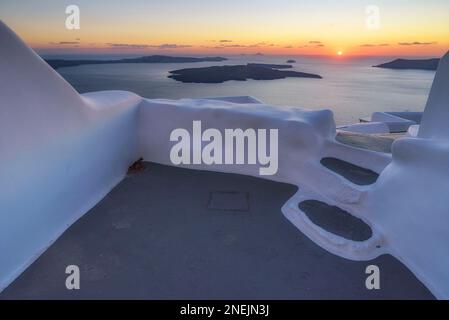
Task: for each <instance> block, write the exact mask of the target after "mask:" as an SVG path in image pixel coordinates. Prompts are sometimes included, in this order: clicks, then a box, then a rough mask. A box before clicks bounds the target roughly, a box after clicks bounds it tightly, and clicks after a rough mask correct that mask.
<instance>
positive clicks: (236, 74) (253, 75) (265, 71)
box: [168, 63, 321, 83]
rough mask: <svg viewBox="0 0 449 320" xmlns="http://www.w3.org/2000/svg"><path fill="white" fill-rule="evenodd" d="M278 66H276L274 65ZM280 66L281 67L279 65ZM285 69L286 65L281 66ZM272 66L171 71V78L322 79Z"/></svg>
mask: <svg viewBox="0 0 449 320" xmlns="http://www.w3.org/2000/svg"><path fill="white" fill-rule="evenodd" d="M274 66H276V65H274ZM277 66H279V65H277ZM280 66H282V68H285V67H286V66H285V65H280ZM290 67H291V66H290ZM278 69H279V68H273V65H271V64H266V65H264V64H260V63H248V64H246V65H234V66H213V67H204V68H189V69H180V70H174V71H170V75H169V76H168V77H169V78H172V79H174V80H177V81H182V82H186V83H222V82H225V81H229V80H236V81H246V80H248V79H252V80H275V79H284V78H289V77H295V78H314V79H321V76H320V75H317V74H312V73H304V72H297V71H281V70H278Z"/></svg>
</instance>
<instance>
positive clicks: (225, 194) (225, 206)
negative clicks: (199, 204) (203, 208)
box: [207, 191, 249, 211]
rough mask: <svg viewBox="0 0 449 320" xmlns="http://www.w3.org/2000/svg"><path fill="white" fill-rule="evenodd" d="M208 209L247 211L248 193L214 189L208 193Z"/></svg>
mask: <svg viewBox="0 0 449 320" xmlns="http://www.w3.org/2000/svg"><path fill="white" fill-rule="evenodd" d="M207 208H208V209H212V210H229V211H248V210H249V193H248V192H239V191H214V192H211V193H210V195H209V203H208V205H207Z"/></svg>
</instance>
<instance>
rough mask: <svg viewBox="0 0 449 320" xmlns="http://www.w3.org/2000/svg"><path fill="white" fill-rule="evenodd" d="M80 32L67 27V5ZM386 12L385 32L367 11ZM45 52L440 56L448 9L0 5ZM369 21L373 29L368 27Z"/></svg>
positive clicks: (431, 3)
mask: <svg viewBox="0 0 449 320" xmlns="http://www.w3.org/2000/svg"><path fill="white" fill-rule="evenodd" d="M71 4H75V5H77V6H78V7H79V8H80V29H79V30H68V29H66V28H65V20H66V17H67V15H66V13H65V8H66V7H67V6H68V5H71ZM370 5H371V6H372V5H374V6H377V7H378V8H379V14H380V15H379V18H380V19H379V25H378V26H379V27H378V28H377V27H374V28H373V27H372V25H368V24H367V19H369V14H368V13H367V12H366V7H367V6H370ZM0 19H2V20H3V21H4V22H5V23H6V24H8V25H9V26H10V27H11V28H12V29H13V30H14V31H15V32H17V33H18V34H19V35H20V36H21V37H22V38H23V39H24V40H25V41H26V42H27V43H28V44H30V45H31V46H32V47H33V48H34V49H36V50H37V51H38V52H40V53H68V52H72V53H142V54H145V53H148V54H156V53H159V54H172V55H179V54H192V55H193V54H207V55H220V54H242V53H247V54H251V53H257V52H262V53H264V54H283V55H302V54H304V55H336V54H337V52H338V51H341V52H342V53H343V55H348V56H350V55H389V56H399V55H401V56H420V55H422V56H441V55H442V54H443V53H444V52H446V51H447V50H449V0H428V1H423V0H408V1H407V0H384V1H380V0H377V1H376V0H369V1H364V0H339V1H331V0H313V1H300V0H276V1H273V0H271V1H267V0H257V1H256V0H226V1H215V0H209V1H205V0H165V1H161V0H158V1H153V0H147V1H144V0H128V1H123V0H122V1H119V0H113V1H111V0H109V1H103V0H96V1H92V0H71V1H64V0H62V1H61V0H39V1H35V0H29V1H20V0H0ZM369 21H372V20H369Z"/></svg>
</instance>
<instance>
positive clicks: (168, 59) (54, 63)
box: [45, 55, 227, 69]
mask: <svg viewBox="0 0 449 320" xmlns="http://www.w3.org/2000/svg"><path fill="white" fill-rule="evenodd" d="M225 60H227V59H226V58H223V57H202V58H195V57H172V56H162V55H153V56H144V57H139V58H128V59H117V60H64V59H48V60H45V61H46V62H47V63H48V64H49V65H50V66H51V67H52V68H53V69H58V68H63V67H75V66H81V65H85V64H111V63H192V62H219V61H225Z"/></svg>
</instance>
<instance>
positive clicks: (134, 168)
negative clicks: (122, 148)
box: [128, 158, 145, 174]
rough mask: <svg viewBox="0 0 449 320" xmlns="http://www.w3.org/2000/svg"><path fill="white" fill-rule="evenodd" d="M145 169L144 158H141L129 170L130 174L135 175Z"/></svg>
mask: <svg viewBox="0 0 449 320" xmlns="http://www.w3.org/2000/svg"><path fill="white" fill-rule="evenodd" d="M144 169H145V164H144V163H143V158H140V159H139V160H137V161H136V162H134V163H133V164H132V165H131V166H130V167H129V168H128V174H134V173H138V172H140V171H143V170H144Z"/></svg>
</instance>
